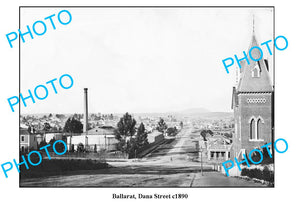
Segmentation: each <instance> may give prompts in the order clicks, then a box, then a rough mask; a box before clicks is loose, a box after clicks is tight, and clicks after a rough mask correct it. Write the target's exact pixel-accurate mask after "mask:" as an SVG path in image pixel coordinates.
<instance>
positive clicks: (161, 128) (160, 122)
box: [156, 118, 168, 133]
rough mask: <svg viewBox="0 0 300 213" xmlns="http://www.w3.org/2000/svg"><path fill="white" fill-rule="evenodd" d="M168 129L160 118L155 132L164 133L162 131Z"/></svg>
mask: <svg viewBox="0 0 300 213" xmlns="http://www.w3.org/2000/svg"><path fill="white" fill-rule="evenodd" d="M167 128H168V126H167V124H166V123H165V121H164V119H162V118H160V119H159V121H158V124H157V128H156V129H157V130H158V131H159V132H162V133H164V131H165V130H166V129H167Z"/></svg>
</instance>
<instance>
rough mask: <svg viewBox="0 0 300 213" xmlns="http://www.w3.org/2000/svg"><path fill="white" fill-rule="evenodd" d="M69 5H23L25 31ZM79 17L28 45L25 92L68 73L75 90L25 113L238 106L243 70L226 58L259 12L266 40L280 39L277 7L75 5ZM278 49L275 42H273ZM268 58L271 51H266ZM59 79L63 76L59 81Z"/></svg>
mask: <svg viewBox="0 0 300 213" xmlns="http://www.w3.org/2000/svg"><path fill="white" fill-rule="evenodd" d="M60 10H62V9H61V8H22V9H21V30H22V29H25V28H24V27H25V26H26V25H27V24H28V25H29V26H32V24H33V23H34V22H35V21H37V20H43V19H44V18H45V17H47V16H49V15H51V14H54V13H55V14H56V15H57V14H58V12H59V11H60ZM68 10H69V11H70V12H71V14H72V18H73V19H72V21H71V23H70V24H68V25H61V24H59V22H58V21H57V19H56V18H53V20H54V23H55V25H56V30H53V29H52V27H51V25H50V23H49V22H45V23H46V24H47V27H48V29H47V32H46V33H45V35H43V36H39V37H38V36H36V35H34V37H35V38H34V39H33V40H30V39H29V38H30V37H29V36H28V35H27V37H25V39H26V43H23V44H21V92H22V93H24V95H26V94H27V92H26V91H27V89H31V91H32V92H33V90H34V88H35V87H36V86H37V85H39V84H44V85H45V82H47V81H49V80H51V79H53V78H59V77H60V76H61V75H63V74H65V73H68V74H70V75H71V76H72V77H73V79H74V85H73V87H72V88H71V89H69V90H64V89H62V88H60V86H59V84H57V88H58V94H54V92H53V90H52V89H51V88H50V85H48V88H49V95H48V98H46V99H45V100H36V103H35V104H32V103H31V102H30V100H27V104H28V106H27V107H23V105H21V113H50V112H52V113H74V112H79V113H82V112H83V88H85V87H87V88H88V89H89V112H101V113H110V112H112V113H114V112H116V113H123V112H127V111H128V112H135V113H138V112H168V111H177V110H184V109H188V108H198V107H204V108H206V109H208V110H210V111H231V109H230V106H231V94H232V87H233V86H234V84H235V72H234V70H235V69H233V68H232V69H230V70H231V73H230V74H227V73H226V71H225V68H224V66H223V64H222V60H223V59H225V58H227V57H233V55H234V54H237V55H240V56H242V55H241V53H242V51H247V50H248V47H249V45H250V40H251V36H252V17H253V14H254V17H255V32H256V37H257V39H258V42H259V43H262V42H264V41H267V40H270V39H272V38H273V12H272V9H261V8H256V9H253V8H246V9H245V8H233V9H228V8H69V9H68ZM272 47H273V45H272ZM263 50H264V58H268V59H269V60H270V59H271V57H270V56H269V55H268V53H267V51H266V49H264V48H263ZM57 83H58V82H57Z"/></svg>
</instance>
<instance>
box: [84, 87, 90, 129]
mask: <svg viewBox="0 0 300 213" xmlns="http://www.w3.org/2000/svg"><path fill="white" fill-rule="evenodd" d="M83 102H84V114H83V132H87V131H88V124H89V123H88V122H89V121H88V117H89V113H88V88H84V101H83Z"/></svg>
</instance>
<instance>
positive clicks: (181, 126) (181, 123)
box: [180, 121, 183, 129]
mask: <svg viewBox="0 0 300 213" xmlns="http://www.w3.org/2000/svg"><path fill="white" fill-rule="evenodd" d="M180 128H181V129H182V128H183V122H182V121H180Z"/></svg>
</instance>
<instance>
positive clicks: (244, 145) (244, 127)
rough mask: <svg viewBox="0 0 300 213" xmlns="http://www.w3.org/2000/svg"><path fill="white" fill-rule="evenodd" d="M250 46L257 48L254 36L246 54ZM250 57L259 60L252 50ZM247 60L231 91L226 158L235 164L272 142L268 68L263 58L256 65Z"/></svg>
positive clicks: (270, 88) (257, 52)
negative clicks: (231, 132) (230, 140)
mask: <svg viewBox="0 0 300 213" xmlns="http://www.w3.org/2000/svg"><path fill="white" fill-rule="evenodd" d="M259 44H260V43H259ZM253 46H259V45H258V43H257V39H256V37H255V34H254V32H253V35H252V39H251V43H250V47H249V49H248V54H249V50H250V49H251V47H253ZM251 55H252V57H253V58H255V59H259V58H260V52H259V50H258V49H256V48H255V49H253V51H252V53H251ZM248 59H249V62H250V65H249V64H247V62H246V61H245V60H242V61H240V63H241V69H240V71H239V73H237V74H238V80H237V85H236V86H235V87H233V93H232V109H233V110H234V120H235V134H234V138H233V145H232V149H231V152H230V157H231V159H234V158H235V157H236V158H237V159H238V160H241V159H243V154H246V155H248V154H249V152H250V151H251V150H252V149H254V148H260V147H261V146H262V145H264V144H266V143H269V142H272V141H273V126H274V125H273V124H274V116H273V115H274V114H273V111H274V108H273V106H274V104H273V97H274V96H273V86H272V83H271V81H270V72H271V71H270V70H269V69H270V66H269V64H268V61H267V60H265V59H263V57H262V59H261V60H260V61H253V60H251V59H250V57H249V55H248ZM273 153H274V152H273Z"/></svg>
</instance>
